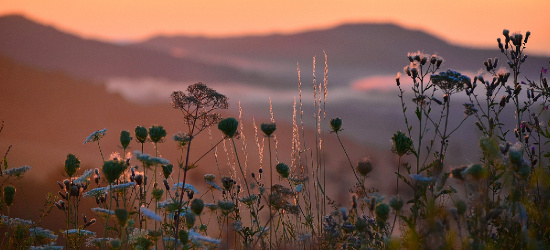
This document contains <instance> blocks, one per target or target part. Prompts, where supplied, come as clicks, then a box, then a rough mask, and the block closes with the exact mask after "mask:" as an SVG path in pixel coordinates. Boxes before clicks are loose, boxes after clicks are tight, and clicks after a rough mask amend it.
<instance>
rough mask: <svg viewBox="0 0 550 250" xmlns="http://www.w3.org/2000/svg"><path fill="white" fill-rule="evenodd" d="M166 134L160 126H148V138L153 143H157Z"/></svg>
mask: <svg viewBox="0 0 550 250" xmlns="http://www.w3.org/2000/svg"><path fill="white" fill-rule="evenodd" d="M165 136H166V130H164V128H163V127H162V126H156V125H153V126H151V127H150V128H149V138H151V141H152V142H154V143H158V142H160V141H161V140H162V138H164V137H165Z"/></svg>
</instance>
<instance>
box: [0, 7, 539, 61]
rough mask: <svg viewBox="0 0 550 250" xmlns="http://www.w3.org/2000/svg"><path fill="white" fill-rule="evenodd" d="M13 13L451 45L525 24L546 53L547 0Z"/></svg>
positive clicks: (142, 27)
mask: <svg viewBox="0 0 550 250" xmlns="http://www.w3.org/2000/svg"><path fill="white" fill-rule="evenodd" d="M14 12H15V13H22V14H25V15H27V16H28V17H30V18H33V19H36V20H38V21H41V22H45V23H48V24H51V25H54V26H56V27H59V28H61V29H63V30H67V31H70V32H74V33H77V34H79V35H82V36H85V37H89V38H99V39H104V40H135V39H143V38H146V37H148V36H150V35H153V34H159V33H164V34H177V33H185V34H195V35H208V36H227V35H237V34H250V33H254V34H265V33H272V32H294V31H299V30H304V29H309V28H320V27H329V26H333V25H336V24H340V23H344V22H363V21H377V22H393V23H397V24H401V25H403V26H406V27H409V28H416V29H424V30H427V31H429V32H430V33H432V34H435V35H438V36H441V37H443V38H445V39H447V40H449V41H451V42H452V43H455V44H463V45H467V46H479V45H481V46H490V47H495V46H496V41H495V39H496V38H497V37H499V36H500V34H501V32H502V29H503V28H507V29H509V30H510V31H512V32H514V31H519V32H522V33H524V32H525V31H527V30H530V31H531V33H532V38H531V40H530V42H529V44H528V48H529V51H532V52H541V53H544V54H546V55H550V46H549V45H550V22H549V21H548V20H550V18H549V17H548V15H549V13H550V1H548V0H521V1H520V0H453V1H448V0H419V1H410V0H384V1H372V0H338V1H336V0H317V1H312V0H207V1H204V0H203V1H197V0H195V1H192V0H155V1H153V0H77V1H75V0H46V1H45V0H0V14H6V13H14Z"/></svg>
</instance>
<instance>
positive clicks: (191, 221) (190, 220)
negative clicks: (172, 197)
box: [183, 213, 197, 229]
mask: <svg viewBox="0 0 550 250" xmlns="http://www.w3.org/2000/svg"><path fill="white" fill-rule="evenodd" d="M183 216H184V217H185V225H186V226H187V228H189V229H191V228H192V227H193V226H194V225H195V222H196V221H197V217H196V216H195V214H194V213H185V214H184V215H183Z"/></svg>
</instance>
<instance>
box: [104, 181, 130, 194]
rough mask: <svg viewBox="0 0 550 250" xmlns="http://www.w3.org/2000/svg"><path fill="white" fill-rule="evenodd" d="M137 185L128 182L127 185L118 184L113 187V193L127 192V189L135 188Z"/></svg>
mask: <svg viewBox="0 0 550 250" xmlns="http://www.w3.org/2000/svg"><path fill="white" fill-rule="evenodd" d="M135 185H136V183H135V182H126V183H122V184H117V185H114V186H112V187H111V190H112V191H113V192H117V191H125V190H126V189H128V188H131V187H133V186H135ZM106 190H107V191H108V190H109V189H108V188H107V187H106Z"/></svg>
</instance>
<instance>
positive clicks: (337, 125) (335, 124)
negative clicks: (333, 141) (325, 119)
mask: <svg viewBox="0 0 550 250" xmlns="http://www.w3.org/2000/svg"><path fill="white" fill-rule="evenodd" d="M330 127H331V128H332V131H333V132H338V131H340V130H342V119H340V118H338V117H336V118H334V119H332V120H330Z"/></svg>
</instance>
